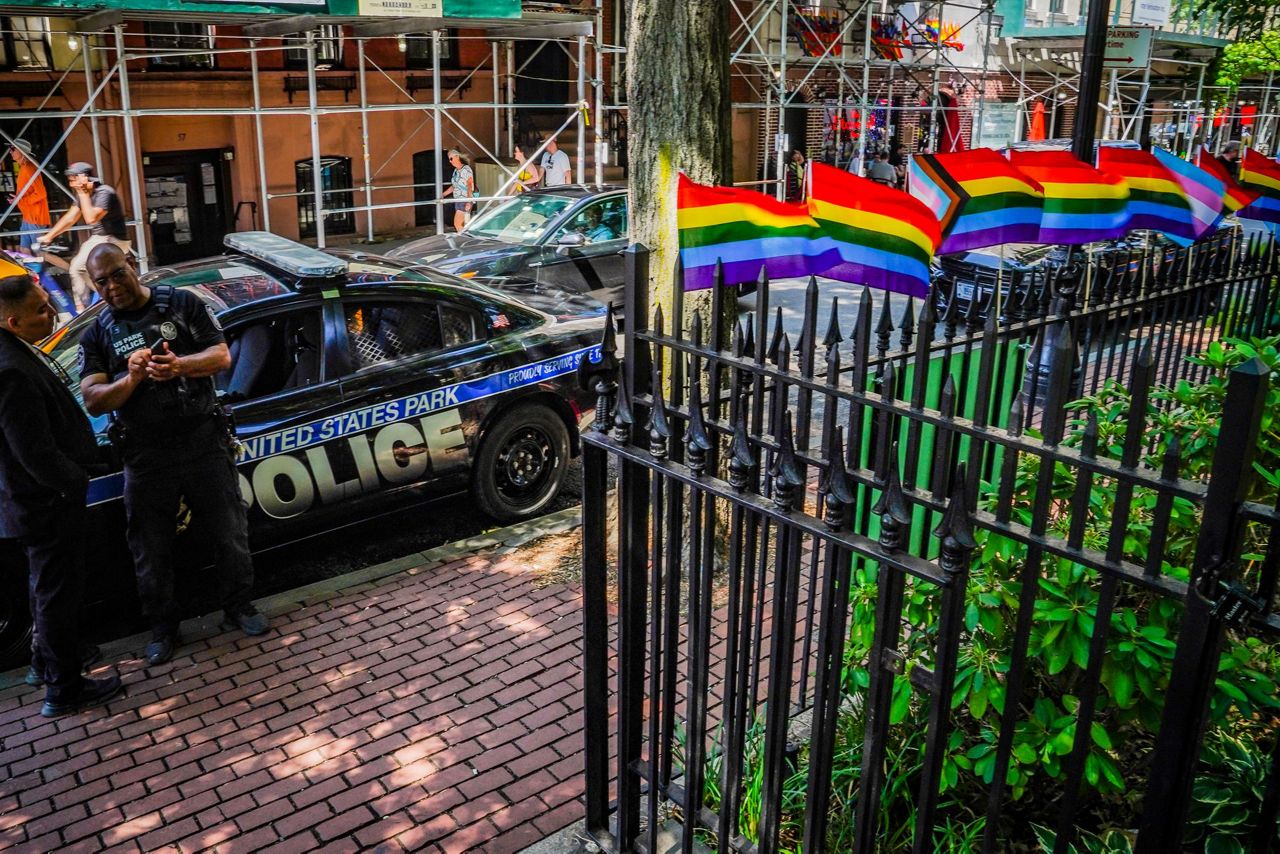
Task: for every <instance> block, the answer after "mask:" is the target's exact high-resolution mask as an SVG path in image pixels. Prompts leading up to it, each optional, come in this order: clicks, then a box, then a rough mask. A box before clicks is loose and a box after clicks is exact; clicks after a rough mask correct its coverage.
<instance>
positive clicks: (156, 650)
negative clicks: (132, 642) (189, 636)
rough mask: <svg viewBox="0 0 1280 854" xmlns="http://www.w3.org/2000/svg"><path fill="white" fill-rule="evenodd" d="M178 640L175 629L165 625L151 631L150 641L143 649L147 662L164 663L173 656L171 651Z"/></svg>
mask: <svg viewBox="0 0 1280 854" xmlns="http://www.w3.org/2000/svg"><path fill="white" fill-rule="evenodd" d="M180 642H181V639H180V638H179V637H178V630H177V629H172V628H167V627H166V628H159V629H156V630H155V631H153V632H152V634H151V643H149V644H147V648H146V650H145V653H146V656H147V664H164V663H165V662H166V661H169V660H170V659H172V658H173V652H174V650H176V649H177V648H178V644H179V643H180Z"/></svg>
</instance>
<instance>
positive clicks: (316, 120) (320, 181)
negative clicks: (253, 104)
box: [307, 30, 325, 249]
mask: <svg viewBox="0 0 1280 854" xmlns="http://www.w3.org/2000/svg"><path fill="white" fill-rule="evenodd" d="M317 100H318V99H317V95H316V34H315V31H314V30H309V31H308V32H307V105H308V106H307V117H308V120H309V124H310V126H311V197H312V199H313V204H314V205H315V218H314V219H315V224H316V247H317V248H319V249H323V248H324V247H325V239H324V170H323V167H322V166H321V165H320V113H319V111H318V109H317V106H318V103H317Z"/></svg>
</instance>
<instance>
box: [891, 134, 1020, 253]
mask: <svg viewBox="0 0 1280 854" xmlns="http://www.w3.org/2000/svg"><path fill="white" fill-rule="evenodd" d="M910 190H911V195H912V196H915V197H916V198H917V199H919V200H920V201H921V202H922V203H923V204H924V206H925V207H927V208H929V209H930V210H931V211H933V213H934V215H935V216H936V217H937V218H938V223H939V225H940V227H941V232H942V245H941V246H939V247H938V252H939V254H945V253H947V252H965V251H967V250H970V249H978V248H980V247H983V246H997V245H999V244H1001V243H1034V242H1035V241H1036V240H1037V239H1038V237H1039V234H1040V216H1041V213H1042V211H1043V209H1044V191H1043V190H1042V189H1041V188H1040V185H1039V184H1037V183H1036V182H1035V181H1033V180H1031V179H1030V178H1028V177H1027V176H1026V175H1025V174H1023V173H1022V172H1019V171H1018V170H1017V169H1016V168H1015V167H1014V166H1013V164H1012V163H1010V162H1009V161H1008V160H1007V159H1006V158H1005V157H1004V156H1003V155H1001V154H999V153H998V152H996V151H993V150H992V149H990V148H975V149H973V150H972V151H965V152H961V153H958V154H917V155H914V156H913V157H912V158H911V169H910Z"/></svg>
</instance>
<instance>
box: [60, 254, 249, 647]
mask: <svg viewBox="0 0 1280 854" xmlns="http://www.w3.org/2000/svg"><path fill="white" fill-rule="evenodd" d="M86 269H87V271H88V274H89V279H90V281H91V282H92V283H93V287H94V289H95V290H96V291H97V293H98V295H99V296H100V297H102V299H103V300H104V301H105V302H106V304H107V308H106V310H104V311H103V312H102V313H101V314H100V315H99V316H98V319H97V320H96V321H95V322H94V323H93V324H92V325H91V326H90V327H89V329H88V330H86V332H85V334H84V336H83V337H82V338H81V345H80V346H81V358H82V360H83V364H82V366H81V381H80V390H81V391H82V392H83V394H84V402H85V407H86V408H87V409H88V410H89V412H90V414H93V415H100V414H102V413H105V412H113V413H115V416H114V421H113V424H112V428H111V431H110V434H111V436H112V439H113V441H114V442H116V444H117V445H118V446H119V447H120V448H121V449H122V453H123V456H124V502H125V512H126V515H127V517H128V525H129V549H130V551H132V552H133V561H134V569H135V571H136V572H137V577H138V593H139V595H140V597H141V599H142V606H143V610H144V612H145V614H146V616H147V618H148V619H149V620H150V621H151V626H152V632H153V636H152V641H151V643H150V644H148V645H147V649H146V655H147V662H148V663H149V664H159V663H161V662H164V661H168V660H169V659H170V658H172V657H173V652H174V648H175V647H176V646H177V645H178V644H179V643H180V638H179V637H178V615H177V611H176V607H175V604H174V597H173V540H174V536H175V523H176V517H177V513H178V505H179V500H180V499H181V498H183V497H185V498H186V501H187V505H188V506H189V507H190V508H191V510H192V512H193V513H194V514H196V515H197V516H198V517H200V518H202V519H204V520H205V522H206V523H207V525H208V532H209V535H210V538H211V540H212V544H213V557H214V564H215V566H216V568H217V574H218V578H219V582H220V586H221V592H222V600H223V602H222V604H223V608H224V610H225V611H226V617H227V623H228V624H233V625H235V626H239V627H240V629H242V630H243V631H244V632H245V634H249V635H260V634H263V633H264V632H266V631H267V619H266V618H265V617H264V616H263V615H261V614H259V613H258V611H257V610H256V609H255V608H254V607H253V604H252V603H251V602H250V599H249V597H250V592H251V590H252V588H253V562H252V560H251V558H250V556H249V540H248V522H247V520H246V518H245V507H244V503H243V502H242V501H241V498H240V488H239V482H238V480H237V477H236V472H235V466H234V463H233V462H232V454H231V451H230V447H229V439H228V431H227V429H226V427H225V424H224V421H223V419H222V418H221V417H220V410H219V408H218V406H217V402H216V400H215V398H214V386H213V375H214V374H216V373H218V372H219V371H222V370H226V369H227V368H228V367H229V366H230V363H231V356H230V353H229V352H228V350H227V344H226V339H225V338H224V337H223V335H222V329H221V327H220V326H219V325H218V321H217V318H216V316H215V315H214V312H213V309H212V307H210V306H208V305H206V304H205V303H204V302H203V301H202V300H201V299H200V298H199V297H197V296H195V295H194V294H191V293H189V292H187V291H184V290H178V289H175V288H173V287H170V286H167V285H160V286H157V287H154V288H149V287H146V286H144V285H143V284H142V283H141V282H140V281H139V280H138V276H137V274H136V273H135V272H134V271H133V268H132V266H130V264H129V262H128V260H127V259H126V258H125V255H124V253H123V252H122V251H121V250H120V249H119V248H118V247H116V246H114V245H112V244H103V245H100V246H97V247H94V249H93V251H92V252H91V253H90V254H89V257H88V259H87V262H86Z"/></svg>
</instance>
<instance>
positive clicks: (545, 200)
mask: <svg viewBox="0 0 1280 854" xmlns="http://www.w3.org/2000/svg"><path fill="white" fill-rule="evenodd" d="M575 201H576V199H575V198H574V197H572V196H557V195H555V194H552V193H527V194H524V195H519V196H516V197H515V198H513V199H511V200H510V201H506V202H503V203H502V204H500V205H498V207H496V208H494V209H493V210H491V211H489V212H487V213H484V214H481V215H480V216H479V217H478V218H477V219H476V221H475V222H473V223H472V224H471V225H469V226H467V230H466V232H465V233H466V234H467V235H468V236H471V237H488V238H492V239H493V240H501V241H502V242H503V243H536V242H537V241H538V238H540V237H541V236H542V234H543V232H545V231H546V230H547V226H548V225H550V224H551V222H552V221H553V220H554V219H556V218H557V217H559V216H560V214H562V213H564V211H565V210H566V209H567V208H568V207H569V206H570V205H572V204H573V203H574V202H575Z"/></svg>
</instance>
